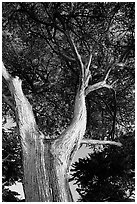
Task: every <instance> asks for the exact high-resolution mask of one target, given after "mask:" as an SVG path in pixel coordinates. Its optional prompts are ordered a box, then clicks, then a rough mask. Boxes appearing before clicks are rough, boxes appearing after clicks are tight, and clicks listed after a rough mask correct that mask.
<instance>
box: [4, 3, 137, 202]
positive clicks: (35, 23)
mask: <svg viewBox="0 0 137 204" xmlns="http://www.w3.org/2000/svg"><path fill="white" fill-rule="evenodd" d="M133 9H134V3H124V4H123V3H71V2H70V3H60V2H58V3H22V2H20V3H3V62H4V64H3V81H4V83H5V84H4V86H3V89H5V90H7V88H8V90H9V91H10V93H9V92H8V91H7V92H5V91H3V92H4V94H3V101H4V102H5V103H7V104H8V106H9V107H10V108H11V109H12V110H13V111H14V112H15V118H16V122H17V127H18V135H20V141H21V146H22V155H23V172H24V176H23V185H24V191H25V197H26V202H28V201H31V202H32V201H58V202H62V201H72V200H73V199H72V195H71V192H70V189H69V184H68V180H69V176H68V174H69V167H70V165H71V161H72V158H73V156H74V155H75V153H76V151H77V149H78V148H79V146H80V144H81V143H82V142H84V143H89V142H90V143H104V144H105V143H107V144H108V143H109V144H114V145H119V146H121V143H118V142H114V141H104V138H106V137H107V138H108V139H111V140H113V139H115V140H117V138H116V134H115V121H116V97H115V96H116V91H115V84H114V82H115V79H116V78H118V77H117V76H118V73H119V72H120V73H122V74H123V75H124V74H125V71H123V70H124V68H125V67H126V66H128V63H129V62H130V63H131V66H130V67H131V70H133V65H134V60H133V58H134V21H133V15H132V14H133ZM106 11H109V12H106ZM106 13H107V14H106ZM128 73H131V72H128ZM16 75H18V77H17V76H16ZM110 75H111V77H109V76H110ZM91 76H92V77H91ZM129 76H130V75H129ZM125 78H126V76H124V79H125ZM124 79H123V81H124ZM129 80H130V78H129ZM70 81H71V83H70ZM22 84H23V85H22ZM132 84H133V77H132ZM22 87H23V91H22ZM63 89H64V91H63ZM107 89H108V90H109V93H110V94H109V95H108V96H107V97H106V98H105V96H104V95H105V94H106V90H107ZM96 90H100V91H101V92H98V93H99V97H101V98H103V99H104V101H107V100H109V102H110V105H111V106H112V107H111V108H110V107H109V106H106V107H105V111H104V112H105V114H104V115H106V114H107V113H108V110H109V113H111V114H110V115H109V117H108V119H105V123H106V124H107V125H105V129H104V130H103V131H102V133H101V134H99V135H98V137H96V139H102V140H103V141H100V140H99V141H98V140H93V139H91V138H90V140H87V139H86V140H83V141H82V139H83V136H84V135H86V136H87V135H89V136H90V135H91V124H90V123H88V125H87V118H88V121H91V120H92V117H90V114H88V113H90V112H91V109H90V104H91V99H92V97H90V95H91V94H90V93H93V92H95V91H96ZM24 93H25V94H24ZM67 94H69V97H68V96H67ZM102 94H103V95H102ZM25 95H26V96H25ZM86 96H87V108H86V101H85V98H86ZM93 96H94V95H93ZM53 97H54V100H53ZM29 101H30V102H31V103H32V104H33V109H34V113H33V110H32V106H31V105H30V102H29ZM73 106H74V110H73V111H72V107H73ZM103 106H104V105H103ZM56 108H57V110H56ZM107 108H108V110H107ZM62 110H63V111H62ZM94 110H95V111H94V113H93V115H97V114H96V113H97V112H98V110H99V109H97V110H96V109H94ZM106 110H107V111H106ZM66 113H67V114H68V115H67V116H68V119H67V118H66ZM87 114H88V116H87ZM97 117H98V116H97ZM64 118H65V121H64ZM104 118H105V117H104ZM98 121H101V119H99V120H98ZM86 125H87V131H86ZM62 127H63V128H62ZM65 127H66V129H65V130H63V132H62V129H64V128H65ZM61 132H62V133H61ZM89 132H90V134H89ZM93 133H94V129H93Z"/></svg>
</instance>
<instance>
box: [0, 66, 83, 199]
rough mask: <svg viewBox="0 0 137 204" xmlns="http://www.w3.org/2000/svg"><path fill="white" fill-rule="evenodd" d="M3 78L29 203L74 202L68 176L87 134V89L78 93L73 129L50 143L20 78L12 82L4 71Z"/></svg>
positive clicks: (13, 79) (71, 127) (69, 128)
mask: <svg viewBox="0 0 137 204" xmlns="http://www.w3.org/2000/svg"><path fill="white" fill-rule="evenodd" d="M3 76H4V78H5V79H6V81H7V83H8V86H9V89H10V92H11V94H12V95H13V97H14V100H15V103H16V120H17V125H18V129H19V133H20V138H21V145H22V155H23V171H24V179H23V186H24V193H25V200H26V202H53V201H54V202H71V201H73V198H72V195H71V191H70V188H69V183H68V173H69V167H70V164H71V161H72V158H73V156H74V154H75V152H76V151H77V148H78V146H79V143H80V140H81V139H82V137H83V135H84V133H85V130H86V106H85V94H84V89H79V90H78V92H77V95H76V99H75V107H74V117H73V119H72V122H71V124H70V126H69V127H68V128H67V129H66V130H65V131H64V132H63V133H62V134H61V135H60V136H59V137H58V138H57V139H54V140H50V139H46V136H45V135H44V134H43V133H42V132H41V131H39V129H38V127H37V124H36V122H35V118H34V115H33V111H32V107H31V105H30V103H29V102H28V100H27V98H26V97H25V95H24V94H23V91H22V87H21V81H20V80H19V78H18V77H15V78H12V77H11V76H10V75H9V73H8V72H7V71H6V69H5V67H4V72H3Z"/></svg>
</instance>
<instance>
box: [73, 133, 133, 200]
mask: <svg viewBox="0 0 137 204" xmlns="http://www.w3.org/2000/svg"><path fill="white" fill-rule="evenodd" d="M133 134H134V133H130V134H129V135H124V136H122V137H121V142H122V143H123V147H122V149H121V148H119V147H112V146H109V147H105V148H102V150H101V151H94V153H93V154H89V157H88V158H86V159H79V161H78V162H76V163H74V164H73V166H72V167H73V168H72V170H71V172H72V180H73V179H74V180H75V182H76V183H77V185H78V188H77V191H78V193H79V194H80V199H79V201H82V202H129V201H134V193H135V192H134V191H135V189H134V188H135V187H134V182H135V180H134V179H135V140H134V135H133Z"/></svg>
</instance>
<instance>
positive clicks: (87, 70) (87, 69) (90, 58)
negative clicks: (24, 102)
mask: <svg viewBox="0 0 137 204" xmlns="http://www.w3.org/2000/svg"><path fill="white" fill-rule="evenodd" d="M91 60H92V53H91V54H90V57H89V62H88V66H87V68H86V73H88V72H89V67H90V64H91Z"/></svg>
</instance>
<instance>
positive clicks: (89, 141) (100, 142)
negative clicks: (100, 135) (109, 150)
mask: <svg viewBox="0 0 137 204" xmlns="http://www.w3.org/2000/svg"><path fill="white" fill-rule="evenodd" d="M81 144H93V145H116V146H118V147H121V146H122V144H121V143H120V142H115V141H109V140H92V139H83V140H82V141H81Z"/></svg>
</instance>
